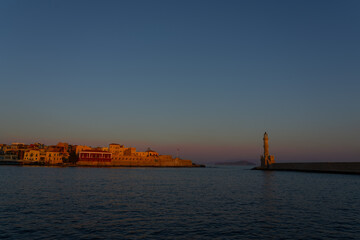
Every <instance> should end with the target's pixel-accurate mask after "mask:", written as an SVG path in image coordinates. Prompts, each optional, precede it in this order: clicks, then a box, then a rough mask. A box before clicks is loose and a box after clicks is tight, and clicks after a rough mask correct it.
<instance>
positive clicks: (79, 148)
mask: <svg viewBox="0 0 360 240" xmlns="http://www.w3.org/2000/svg"><path fill="white" fill-rule="evenodd" d="M87 150H92V148H91V147H88V146H82V145H77V146H76V148H75V153H76V155H77V154H79V153H80V152H81V151H87Z"/></svg>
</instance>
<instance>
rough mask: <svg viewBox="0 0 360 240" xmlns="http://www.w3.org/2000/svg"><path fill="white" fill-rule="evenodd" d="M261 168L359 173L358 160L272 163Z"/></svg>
mask: <svg viewBox="0 0 360 240" xmlns="http://www.w3.org/2000/svg"><path fill="white" fill-rule="evenodd" d="M262 170H283V171H306V172H331V173H355V174H360V162H315V163H314V162H313V163H273V164H271V165H269V167H268V169H262Z"/></svg>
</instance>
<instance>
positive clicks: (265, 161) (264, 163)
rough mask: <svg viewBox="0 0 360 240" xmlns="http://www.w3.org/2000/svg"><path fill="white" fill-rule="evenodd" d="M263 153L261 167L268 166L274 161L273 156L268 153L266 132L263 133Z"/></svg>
mask: <svg viewBox="0 0 360 240" xmlns="http://www.w3.org/2000/svg"><path fill="white" fill-rule="evenodd" d="M263 140H264V155H262V156H261V167H262V168H268V167H269V165H270V164H273V163H275V158H274V156H271V155H270V154H269V137H268V134H267V133H266V132H265V133H264V138H263Z"/></svg>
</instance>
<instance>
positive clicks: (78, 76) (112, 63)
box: [0, 1, 360, 163]
mask: <svg viewBox="0 0 360 240" xmlns="http://www.w3.org/2000/svg"><path fill="white" fill-rule="evenodd" d="M359 11H360V2H359V1H341V2H340V1H315V2H314V1H291V2H289V1H226V2H222V1H179V2H168V1H136V2H133V1H119V2H118V1H104V2H103V1H101V2H100V1H75V2H73V1H51V2H49V1H31V2H28V1H1V2H0V27H1V29H2V32H3V34H2V37H1V39H0V43H1V44H0V51H1V54H0V79H1V89H2V93H1V94H0V109H1V111H2V117H1V120H0V143H7V144H11V143H12V142H24V143H28V144H29V143H34V142H41V143H44V144H48V145H55V144H57V143H58V142H68V143H71V144H84V145H90V146H105V145H107V144H109V143H112V142H115V143H119V144H125V145H127V146H136V147H137V148H139V149H146V148H147V147H149V146H150V147H152V148H154V149H156V150H157V151H159V152H162V153H169V154H172V155H176V154H177V149H180V155H181V156H183V157H184V158H186V159H191V160H194V161H196V162H199V163H207V162H219V161H227V160H229V159H241V160H251V161H257V160H259V158H260V155H261V154H262V142H261V138H262V135H263V133H264V132H265V131H267V132H268V133H269V145H270V150H271V153H273V154H274V155H276V159H277V161H278V162H282V161H283V162H289V161H290V162H291V161H359V160H360V159H359V157H358V149H359V146H360V141H359V139H358V134H359V133H360V126H359V124H358V123H359V122H360V112H359V111H358V103H359V102H360V94H359V91H360V82H359V78H360V70H359V67H358V65H359V62H360V60H359V59H360V46H359V44H358V43H359V41H360V32H359V31H358V27H359V25H360V16H359V14H358V13H359Z"/></svg>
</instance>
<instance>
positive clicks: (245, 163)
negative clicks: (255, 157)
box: [215, 160, 256, 166]
mask: <svg viewBox="0 0 360 240" xmlns="http://www.w3.org/2000/svg"><path fill="white" fill-rule="evenodd" d="M215 165H228V166H253V165H256V164H255V163H254V162H249V161H246V160H240V161H228V162H216V163H215Z"/></svg>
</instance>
